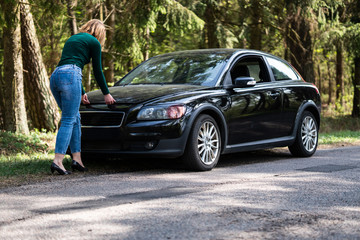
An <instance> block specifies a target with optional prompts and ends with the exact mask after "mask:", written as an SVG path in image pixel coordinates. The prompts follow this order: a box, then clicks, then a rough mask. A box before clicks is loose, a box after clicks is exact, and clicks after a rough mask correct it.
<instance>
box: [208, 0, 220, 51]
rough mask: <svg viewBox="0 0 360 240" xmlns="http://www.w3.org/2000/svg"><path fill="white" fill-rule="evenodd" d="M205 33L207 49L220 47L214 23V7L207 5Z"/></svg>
mask: <svg viewBox="0 0 360 240" xmlns="http://www.w3.org/2000/svg"><path fill="white" fill-rule="evenodd" d="M204 20H205V31H206V38H207V48H218V47H220V44H219V40H218V39H217V36H216V21H215V13H214V6H213V5H212V4H211V3H208V4H207V6H206V10H205V19H204Z"/></svg>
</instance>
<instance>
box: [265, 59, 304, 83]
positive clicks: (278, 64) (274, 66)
mask: <svg viewBox="0 0 360 240" xmlns="http://www.w3.org/2000/svg"><path fill="white" fill-rule="evenodd" d="M266 59H267V61H268V62H269V64H270V67H271V70H272V72H273V74H274V77H275V80H276V81H283V80H296V79H299V77H298V75H297V74H296V73H295V72H294V71H293V70H292V68H291V67H290V66H289V65H287V64H286V63H284V62H282V61H279V60H277V59H275V58H271V57H267V58H266Z"/></svg>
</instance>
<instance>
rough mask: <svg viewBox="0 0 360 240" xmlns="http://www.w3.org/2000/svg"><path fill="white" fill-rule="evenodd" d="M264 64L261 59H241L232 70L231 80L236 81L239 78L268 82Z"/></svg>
mask: <svg viewBox="0 0 360 240" xmlns="http://www.w3.org/2000/svg"><path fill="white" fill-rule="evenodd" d="M264 66H265V65H264V63H263V61H262V60H261V59H260V58H254V57H250V58H245V59H241V60H240V61H239V62H238V63H236V64H235V66H234V67H233V68H232V70H231V72H230V73H231V78H232V80H233V81H234V80H235V78H237V77H253V78H254V79H255V81H256V82H267V81H268V78H267V74H266V72H265V70H264Z"/></svg>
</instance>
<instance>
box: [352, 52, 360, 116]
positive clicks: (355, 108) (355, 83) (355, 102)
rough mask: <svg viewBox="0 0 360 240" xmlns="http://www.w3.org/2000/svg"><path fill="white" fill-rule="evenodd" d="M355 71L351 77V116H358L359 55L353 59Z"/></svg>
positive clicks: (359, 87)
mask: <svg viewBox="0 0 360 240" xmlns="http://www.w3.org/2000/svg"><path fill="white" fill-rule="evenodd" d="M354 62H355V73H354V78H353V86H354V100H353V110H352V114H351V115H352V116H353V117H357V118H358V117H360V57H356V58H355V59H354Z"/></svg>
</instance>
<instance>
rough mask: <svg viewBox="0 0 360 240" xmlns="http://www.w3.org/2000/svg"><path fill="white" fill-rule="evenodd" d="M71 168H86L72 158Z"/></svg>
mask: <svg viewBox="0 0 360 240" xmlns="http://www.w3.org/2000/svg"><path fill="white" fill-rule="evenodd" d="M71 168H72V170H73V171H74V170H78V171H80V172H87V171H88V169H87V168H86V167H83V166H81V165H80V164H79V163H78V162H77V161H75V160H72V163H71Z"/></svg>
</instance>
